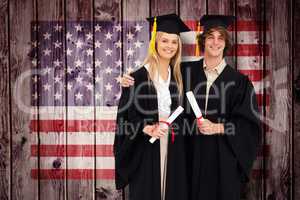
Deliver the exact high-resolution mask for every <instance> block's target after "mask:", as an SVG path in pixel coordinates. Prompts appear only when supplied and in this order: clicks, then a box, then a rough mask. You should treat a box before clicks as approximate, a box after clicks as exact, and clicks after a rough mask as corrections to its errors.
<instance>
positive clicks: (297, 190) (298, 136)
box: [293, 1, 300, 199]
mask: <svg viewBox="0 0 300 200" xmlns="http://www.w3.org/2000/svg"><path fill="white" fill-rule="evenodd" d="M299 9H300V2H299V1H294V16H293V19H294V23H293V27H294V33H293V34H294V36H293V39H294V41H293V44H294V52H293V60H294V80H293V83H294V85H293V89H294V98H293V101H294V110H293V113H294V122H293V126H294V138H293V140H294V155H293V158H294V166H293V167H294V199H300V157H299V155H300V145H299V144H300V67H299V66H300V56H299V52H300V40H299V38H300V26H299V25H300V13H299V12H298V10H299Z"/></svg>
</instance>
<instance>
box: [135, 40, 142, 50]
mask: <svg viewBox="0 0 300 200" xmlns="http://www.w3.org/2000/svg"><path fill="white" fill-rule="evenodd" d="M142 44H143V43H142V42H140V41H139V40H137V41H136V42H135V43H134V46H135V48H141V46H142Z"/></svg>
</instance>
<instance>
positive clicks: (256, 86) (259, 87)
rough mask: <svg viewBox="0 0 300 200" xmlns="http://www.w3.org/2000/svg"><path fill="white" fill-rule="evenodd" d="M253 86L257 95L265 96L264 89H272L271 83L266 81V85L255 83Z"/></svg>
mask: <svg viewBox="0 0 300 200" xmlns="http://www.w3.org/2000/svg"><path fill="white" fill-rule="evenodd" d="M252 84H253V87H254V90H255V93H256V94H263V93H264V91H263V89H264V88H265V89H268V88H270V82H269V81H266V82H265V83H263V82H262V81H253V82H252Z"/></svg>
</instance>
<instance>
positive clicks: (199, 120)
mask: <svg viewBox="0 0 300 200" xmlns="http://www.w3.org/2000/svg"><path fill="white" fill-rule="evenodd" d="M202 118H203V117H202V115H201V116H200V117H197V121H198V124H199V125H201V123H202V122H201V119H202Z"/></svg>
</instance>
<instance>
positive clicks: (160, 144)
mask: <svg viewBox="0 0 300 200" xmlns="http://www.w3.org/2000/svg"><path fill="white" fill-rule="evenodd" d="M148 20H149V21H150V23H152V24H153V32H152V38H151V41H150V45H149V53H148V56H147V57H146V59H145V61H144V66H143V67H141V68H140V69H138V70H137V71H135V72H134V73H132V74H131V76H132V77H134V79H135V83H134V85H133V87H126V88H125V87H123V88H122V96H121V99H120V102H119V107H118V115H117V130H116V136H115V143H114V153H115V168H116V186H117V189H122V188H124V187H125V186H126V185H127V184H129V197H130V200H140V199H143V200H148V199H149V200H160V199H161V200H164V199H166V200H168V199H170V200H171V199H172V200H176V199H178V200H184V199H188V198H187V184H186V182H187V180H186V174H185V171H186V170H185V156H184V151H183V149H184V148H183V140H182V136H181V135H178V134H176V133H175V134H176V137H175V140H173V138H172V139H171V135H172V134H167V133H168V128H167V129H166V128H162V127H163V126H160V125H158V123H159V121H164V120H165V119H166V118H168V116H169V115H170V114H171V113H172V111H173V110H175V109H176V108H177V107H178V106H179V98H180V96H181V95H182V93H183V92H182V90H183V89H182V88H183V86H182V77H181V73H180V62H181V48H182V47H181V41H180V38H179V33H180V32H184V31H189V28H188V27H187V26H186V25H185V24H184V23H183V22H182V21H181V20H180V18H179V17H178V16H177V15H176V14H170V15H163V16H158V17H156V18H149V19H148ZM179 122H180V120H178V119H177V120H175V122H174V123H175V124H176V123H179ZM172 131H173V130H172ZM151 137H156V138H158V139H159V140H156V141H155V142H154V143H153V144H152V143H150V142H149V139H150V138H151Z"/></svg>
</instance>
